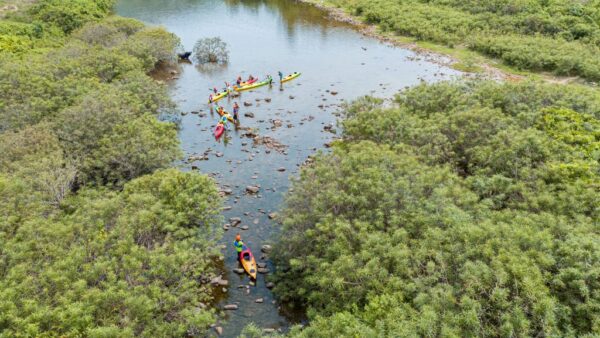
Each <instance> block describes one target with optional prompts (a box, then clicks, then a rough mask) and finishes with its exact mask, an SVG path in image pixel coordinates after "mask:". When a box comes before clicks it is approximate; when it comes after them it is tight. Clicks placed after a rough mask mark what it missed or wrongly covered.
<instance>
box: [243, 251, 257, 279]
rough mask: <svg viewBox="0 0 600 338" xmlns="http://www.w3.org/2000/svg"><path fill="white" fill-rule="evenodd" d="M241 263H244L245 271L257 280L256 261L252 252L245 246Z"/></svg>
mask: <svg viewBox="0 0 600 338" xmlns="http://www.w3.org/2000/svg"><path fill="white" fill-rule="evenodd" d="M240 261H241V262H242V266H243V267H244V270H246V272H247V273H248V274H249V275H250V277H252V278H253V279H256V271H257V270H256V261H255V260H254V255H252V251H250V249H249V248H248V247H247V246H245V245H244V247H243V248H242V252H240Z"/></svg>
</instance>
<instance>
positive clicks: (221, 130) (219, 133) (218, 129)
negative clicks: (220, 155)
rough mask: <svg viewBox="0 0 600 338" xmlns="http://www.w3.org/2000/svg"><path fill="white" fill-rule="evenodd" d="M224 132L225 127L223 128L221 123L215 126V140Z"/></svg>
mask: <svg viewBox="0 0 600 338" xmlns="http://www.w3.org/2000/svg"><path fill="white" fill-rule="evenodd" d="M224 131H225V126H223V125H222V124H221V123H219V124H217V127H216V128H215V137H216V138H219V137H221V135H223V132H224Z"/></svg>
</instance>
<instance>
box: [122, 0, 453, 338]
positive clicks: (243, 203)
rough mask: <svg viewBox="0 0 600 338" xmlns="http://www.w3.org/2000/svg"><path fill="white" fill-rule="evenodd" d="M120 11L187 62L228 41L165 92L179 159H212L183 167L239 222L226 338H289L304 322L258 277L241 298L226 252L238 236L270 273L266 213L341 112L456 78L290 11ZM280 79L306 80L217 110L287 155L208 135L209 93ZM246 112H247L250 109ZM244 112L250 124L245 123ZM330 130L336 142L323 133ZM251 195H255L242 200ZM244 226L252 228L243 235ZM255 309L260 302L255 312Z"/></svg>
mask: <svg viewBox="0 0 600 338" xmlns="http://www.w3.org/2000/svg"><path fill="white" fill-rule="evenodd" d="M116 11H117V14H119V15H122V16H126V17H132V18H136V19H139V20H141V21H143V22H145V23H147V24H149V25H160V26H164V27H165V28H166V29H167V30H169V31H171V32H173V33H175V34H177V35H178V36H179V37H180V38H181V41H182V44H183V46H184V47H185V49H186V50H189V51H191V50H192V48H193V46H194V44H195V42H196V41H197V40H198V39H200V38H204V37H213V36H218V37H221V38H222V39H223V40H224V41H225V42H227V44H228V47H229V50H230V59H229V63H228V64H227V66H225V67H198V66H196V65H193V64H185V63H181V64H180V68H179V74H176V75H174V76H173V77H175V79H172V80H170V81H169V82H168V84H169V87H170V92H171V95H172V98H173V100H174V101H175V102H176V103H177V105H178V108H179V109H180V110H181V111H182V112H184V113H188V114H186V115H184V116H183V117H182V125H181V130H180V132H179V135H180V140H181V146H182V149H183V151H184V152H185V154H186V157H188V156H190V155H193V154H198V155H200V156H202V155H203V154H204V153H205V152H206V153H207V154H208V160H203V161H196V162H193V163H187V164H185V165H183V166H182V169H183V170H191V166H192V165H194V166H197V167H198V169H199V170H200V171H201V172H204V173H208V174H210V175H211V176H213V177H214V178H215V179H216V180H217V182H218V183H219V185H220V187H221V188H222V189H225V190H227V189H230V190H231V194H230V195H228V196H226V198H227V199H226V202H225V205H227V206H231V209H230V210H227V211H225V212H224V213H223V215H224V217H225V220H228V219H229V218H230V217H240V218H241V220H242V223H241V224H240V225H238V228H232V229H231V230H229V231H225V232H224V236H223V243H222V244H224V246H225V249H224V250H223V253H224V256H225V261H224V266H225V274H224V276H223V277H224V278H225V279H227V280H229V285H228V287H227V291H226V292H225V293H223V294H221V295H220V298H219V300H220V303H219V305H221V306H222V305H224V304H238V305H239V309H238V310H236V311H227V312H226V317H225V318H224V320H222V321H221V322H220V323H219V325H221V326H222V327H223V336H224V337H235V336H237V335H238V334H239V333H240V332H241V330H242V329H243V328H244V326H246V325H247V324H248V323H251V322H254V323H255V324H256V325H258V326H259V327H261V328H273V329H281V330H286V329H287V328H288V327H289V326H290V325H291V324H292V323H294V322H298V321H301V320H302V315H301V313H299V312H298V311H292V310H289V309H286V307H285V306H283V305H280V304H278V303H277V301H276V298H275V297H274V295H273V294H272V293H271V292H270V290H269V289H267V288H266V286H265V275H263V274H260V275H259V276H258V280H257V283H256V285H255V286H250V287H248V288H247V286H249V280H248V278H247V276H239V275H237V274H235V273H234V272H232V269H233V268H237V267H238V263H237V261H236V259H235V255H234V254H233V247H232V242H233V239H234V237H235V234H236V233H237V232H240V233H241V235H242V236H243V239H244V242H245V243H246V244H247V245H248V246H249V247H250V248H251V249H252V251H253V252H254V255H255V256H256V258H257V261H258V262H265V263H267V266H268V268H269V269H270V270H271V271H272V270H273V268H274V267H273V266H272V264H271V262H270V261H269V260H268V257H267V258H266V259H264V260H263V259H261V255H262V254H261V252H260V248H261V246H262V245H263V244H268V243H270V241H271V240H272V236H273V235H274V234H275V233H276V231H277V224H275V222H274V221H272V220H270V219H269V218H268V214H269V213H270V212H273V211H277V210H278V209H279V208H280V206H281V204H282V202H283V199H284V196H285V193H286V192H287V190H288V187H289V185H290V177H293V176H295V175H297V174H298V169H299V166H300V165H301V164H302V163H303V162H304V161H305V160H306V159H307V157H308V156H309V155H310V154H313V153H315V152H316V151H318V150H321V149H324V151H326V148H325V146H324V145H325V144H326V143H328V142H330V141H331V140H332V138H334V137H335V136H336V134H334V133H333V132H332V131H336V129H338V127H337V126H336V121H337V119H338V117H337V116H338V115H339V114H337V113H336V112H338V111H339V105H340V104H342V103H343V102H344V101H346V102H349V101H352V100H353V99H355V98H357V97H359V96H362V95H374V96H378V97H384V98H385V97H387V98H389V97H392V96H393V94H394V93H396V92H398V91H399V90H401V89H403V88H404V87H406V86H412V85H415V84H418V83H419V82H421V81H428V82H432V81H439V80H441V79H447V78H449V77H451V76H456V75H458V73H457V72H456V71H453V70H451V69H448V68H446V67H443V66H441V65H439V64H437V63H432V62H429V61H426V60H425V59H424V58H422V57H421V56H419V55H418V54H415V53H414V52H412V51H410V50H405V49H401V48H396V47H393V46H390V45H386V44H384V43H381V42H379V41H378V40H376V39H373V38H369V37H365V36H363V35H361V34H360V33H359V32H357V31H356V29H354V28H353V27H351V26H349V25H348V24H343V23H339V22H334V21H332V20H329V19H328V18H327V15H326V14H325V13H324V12H322V11H321V10H318V9H316V8H314V7H312V6H309V5H305V4H302V3H297V2H293V1H289V0H244V1H235V0H225V1H216V0H170V1H164V0H120V1H119V3H118V5H117V10H116ZM279 70H281V71H282V72H283V73H284V74H288V73H291V72H294V71H298V72H301V73H302V75H301V76H300V77H299V78H297V79H295V80H293V81H291V82H288V83H286V84H284V85H283V87H281V88H280V86H279V84H277V85H273V87H272V88H269V87H261V88H259V89H256V90H254V91H250V92H243V94H242V96H241V97H239V98H237V99H233V100H231V99H230V100H228V99H224V100H222V101H220V102H219V103H220V104H221V105H223V106H224V107H225V109H226V110H229V111H231V106H232V104H233V101H237V102H239V104H240V106H241V110H240V118H241V127H250V128H253V129H254V131H255V132H256V133H258V135H260V136H270V137H272V138H273V139H275V140H277V141H278V142H280V143H281V144H283V145H286V146H287V147H286V148H285V150H281V149H280V151H277V150H276V149H269V148H267V147H265V146H264V145H259V146H255V147H254V146H253V140H252V139H251V138H247V137H243V134H244V133H246V132H247V131H246V130H242V129H240V130H237V131H235V130H233V128H232V130H231V131H229V132H227V138H228V141H227V142H223V140H220V141H216V140H215V139H214V137H213V135H212V129H213V126H214V125H215V123H216V122H217V119H218V116H217V115H216V114H212V113H211V111H210V107H209V106H208V105H207V104H206V101H207V98H208V95H209V90H208V89H209V88H212V87H214V86H217V87H218V88H221V87H222V86H223V83H224V81H232V80H233V79H235V78H236V77H237V76H238V75H242V77H244V78H245V77H247V76H248V75H249V74H252V75H254V76H259V77H260V78H263V77H264V76H265V75H266V74H270V75H272V76H273V77H274V78H275V79H276V78H277V72H278V71H279ZM334 93H335V95H334ZM265 98H269V99H270V102H266V101H265V100H264V99H265ZM257 100H258V101H257ZM242 102H247V103H250V104H252V105H251V106H247V107H246V106H245V105H244V104H243V103H242ZM192 111H194V112H197V113H193V114H192V113H190V112H192ZM249 112H251V113H253V114H254V118H249V117H245V116H244V114H245V113H249ZM279 124H281V126H276V125H279ZM331 124H333V125H334V127H333V128H332V129H333V130H332V131H326V130H324V127H326V126H328V125H331ZM337 133H338V134H339V130H337ZM283 169H285V171H280V170H283ZM248 185H260V192H259V194H256V195H251V194H246V192H245V188H246V186H248ZM244 225H245V226H247V227H248V229H247V230H240V226H244ZM259 298H262V299H263V302H262V303H256V300H257V299H259ZM211 334H214V331H211Z"/></svg>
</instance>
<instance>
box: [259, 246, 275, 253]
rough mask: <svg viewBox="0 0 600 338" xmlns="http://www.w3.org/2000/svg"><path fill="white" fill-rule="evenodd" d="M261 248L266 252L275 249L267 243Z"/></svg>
mask: <svg viewBox="0 0 600 338" xmlns="http://www.w3.org/2000/svg"><path fill="white" fill-rule="evenodd" d="M260 250H261V251H262V252H264V253H269V252H271V250H273V247H271V246H270V245H269V244H265V245H263V246H262V247H261V248H260Z"/></svg>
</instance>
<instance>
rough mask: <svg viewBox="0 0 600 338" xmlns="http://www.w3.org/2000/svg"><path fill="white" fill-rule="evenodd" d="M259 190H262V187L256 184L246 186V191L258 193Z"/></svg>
mask: <svg viewBox="0 0 600 338" xmlns="http://www.w3.org/2000/svg"><path fill="white" fill-rule="evenodd" d="M259 190H260V188H259V187H257V186H255V185H249V186H247V187H246V192H248V193H250V194H256V193H258V192H259Z"/></svg>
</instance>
